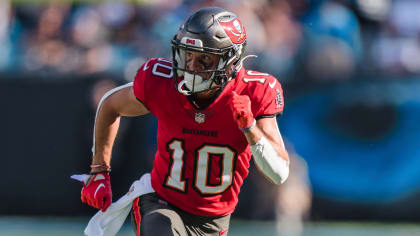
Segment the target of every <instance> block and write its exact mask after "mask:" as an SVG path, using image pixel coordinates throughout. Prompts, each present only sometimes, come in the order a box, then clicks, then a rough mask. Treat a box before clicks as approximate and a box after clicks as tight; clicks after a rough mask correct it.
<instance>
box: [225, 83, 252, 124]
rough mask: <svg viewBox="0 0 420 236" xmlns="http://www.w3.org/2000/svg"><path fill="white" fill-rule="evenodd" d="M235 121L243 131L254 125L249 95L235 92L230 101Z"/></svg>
mask: <svg viewBox="0 0 420 236" xmlns="http://www.w3.org/2000/svg"><path fill="white" fill-rule="evenodd" d="M228 104H229V107H230V110H231V111H232V115H233V119H234V120H235V121H236V123H237V124H238V127H239V128H240V129H241V130H247V129H249V128H251V126H252V125H253V124H254V122H255V119H254V115H253V114H252V110H251V100H250V99H249V97H248V96H247V95H238V94H237V93H236V92H235V91H233V92H232V93H231V95H230V98H229V100H228Z"/></svg>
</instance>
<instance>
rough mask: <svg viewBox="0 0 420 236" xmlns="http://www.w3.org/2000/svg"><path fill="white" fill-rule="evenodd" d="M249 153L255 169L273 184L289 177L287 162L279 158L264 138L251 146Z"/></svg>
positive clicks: (282, 181)
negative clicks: (252, 158)
mask: <svg viewBox="0 0 420 236" xmlns="http://www.w3.org/2000/svg"><path fill="white" fill-rule="evenodd" d="M251 152H252V155H253V156H254V161H255V164H256V165H257V167H258V168H259V169H260V170H261V171H262V172H263V173H264V174H265V175H266V176H267V177H268V178H269V179H271V180H272V181H273V182H274V183H275V184H280V183H284V181H286V179H287V177H288V176H289V161H286V160H284V159H283V158H281V157H280V156H279V155H278V154H277V152H276V151H275V150H274V148H273V146H272V145H271V143H270V141H268V140H267V139H266V138H265V137H264V136H262V137H261V139H260V140H259V141H258V142H257V143H256V144H254V145H251Z"/></svg>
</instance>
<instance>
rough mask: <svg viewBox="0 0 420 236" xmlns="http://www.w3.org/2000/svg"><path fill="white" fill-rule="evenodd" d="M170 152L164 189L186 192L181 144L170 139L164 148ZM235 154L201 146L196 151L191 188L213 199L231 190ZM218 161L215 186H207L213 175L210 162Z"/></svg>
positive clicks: (183, 154)
mask: <svg viewBox="0 0 420 236" xmlns="http://www.w3.org/2000/svg"><path fill="white" fill-rule="evenodd" d="M167 151H168V152H169V158H170V163H169V168H168V173H167V175H166V177H165V182H164V186H165V187H167V188H170V189H173V190H176V191H179V192H184V193H186V192H187V191H189V190H188V186H187V180H186V179H185V168H186V166H185V165H186V160H185V159H186V158H187V155H186V153H185V144H184V141H183V140H180V139H172V140H171V141H170V142H169V143H168V145H167ZM236 156H237V154H236V152H235V151H234V150H233V149H232V148H231V147H229V146H226V145H216V144H203V145H201V146H200V147H198V148H197V149H196V150H195V156H194V169H193V181H192V184H193V186H192V187H193V188H194V190H195V191H197V192H198V193H199V194H200V195H204V196H212V195H217V194H220V193H223V192H224V191H226V190H227V189H229V188H230V186H232V183H233V178H234V177H233V173H234V166H235V162H236ZM215 157H220V171H219V173H217V174H218V176H217V177H218V179H219V180H220V181H219V183H217V184H214V183H213V184H212V183H210V175H211V173H212V171H215V168H214V166H212V165H211V163H212V162H211V159H212V158H215Z"/></svg>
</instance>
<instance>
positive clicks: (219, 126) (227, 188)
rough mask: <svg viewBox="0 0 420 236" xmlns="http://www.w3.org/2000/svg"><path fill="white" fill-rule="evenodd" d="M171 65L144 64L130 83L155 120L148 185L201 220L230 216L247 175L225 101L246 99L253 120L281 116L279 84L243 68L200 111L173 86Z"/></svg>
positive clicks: (243, 147) (245, 152)
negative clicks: (233, 95)
mask: <svg viewBox="0 0 420 236" xmlns="http://www.w3.org/2000/svg"><path fill="white" fill-rule="evenodd" d="M172 77H173V71H172V64H171V62H170V61H168V60H166V59H163V58H154V59H151V60H149V61H148V62H146V63H145V64H144V65H143V66H142V67H141V68H140V69H139V71H138V73H137V75H136V78H135V80H134V83H133V90H134V94H135V96H136V97H137V99H138V100H140V101H141V102H142V103H143V104H144V105H145V106H146V107H147V109H148V110H149V111H150V112H151V113H153V114H154V115H155V116H156V117H157V119H158V133H157V146H158V147H157V152H156V155H155V160H154V164H153V170H152V174H151V178H152V186H153V188H154V189H155V191H156V192H157V194H159V195H160V196H161V197H162V198H163V199H165V200H167V201H168V202H170V203H171V204H173V205H175V206H176V207H179V208H181V209H182V210H185V211H187V212H190V213H193V214H197V215H203V216H220V215H227V214H230V213H232V212H233V211H234V209H235V206H236V204H237V202H238V194H239V191H240V187H241V185H242V183H243V181H244V179H245V178H246V176H247V175H248V168H249V162H250V159H251V151H250V148H249V144H248V142H247V141H246V139H245V136H244V134H243V133H242V132H241V131H240V130H239V128H238V127H237V123H236V122H235V121H234V120H233V117H232V112H231V111H230V109H229V106H228V104H227V100H228V98H229V96H227V95H228V94H229V93H231V92H232V91H235V92H236V93H238V94H239V95H247V96H249V98H250V100H251V104H252V112H253V115H254V117H255V118H256V119H260V118H264V117H274V116H276V115H278V114H280V113H281V112H282V111H283V106H284V102H283V92H282V88H281V85H280V83H279V82H278V81H277V79H276V78H274V77H273V76H271V75H269V74H265V73H260V72H255V71H247V70H245V69H244V68H242V69H241V70H240V71H239V72H238V73H237V76H236V78H234V79H232V81H230V82H229V83H228V84H227V85H226V87H225V88H224V89H223V91H222V92H221V93H220V95H219V96H218V97H217V98H216V99H215V100H214V101H213V103H211V104H210V105H209V106H208V107H206V108H205V109H202V110H199V109H196V108H195V106H193V104H192V103H191V101H190V100H189V98H188V97H187V96H185V95H183V94H181V93H180V92H178V91H177V90H176V89H175V87H174V82H173V79H172Z"/></svg>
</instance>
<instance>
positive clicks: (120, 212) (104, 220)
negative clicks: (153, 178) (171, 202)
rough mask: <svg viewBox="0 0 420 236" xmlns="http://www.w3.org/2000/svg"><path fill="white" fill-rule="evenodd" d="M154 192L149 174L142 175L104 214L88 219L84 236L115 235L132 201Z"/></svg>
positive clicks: (99, 213)
mask: <svg viewBox="0 0 420 236" xmlns="http://www.w3.org/2000/svg"><path fill="white" fill-rule="evenodd" d="M154 191H155V190H154V189H153V188H152V184H151V182H150V174H144V175H143V176H142V177H141V178H140V180H137V181H135V182H134V183H133V184H132V185H131V187H130V190H129V191H128V193H126V194H125V195H124V196H122V197H121V198H120V199H118V201H116V202H114V203H112V204H111V205H110V206H109V207H108V209H107V210H106V211H105V212H102V211H98V213H96V215H94V216H93V217H92V218H91V219H90V221H89V224H88V225H87V227H86V229H85V235H88V236H114V235H116V234H117V233H118V231H119V230H120V229H121V226H122V225H123V223H124V221H125V219H126V218H127V216H128V214H129V213H130V209H131V207H132V205H133V201H134V199H135V198H137V197H138V196H141V195H144V194H147V193H152V192H154Z"/></svg>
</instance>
